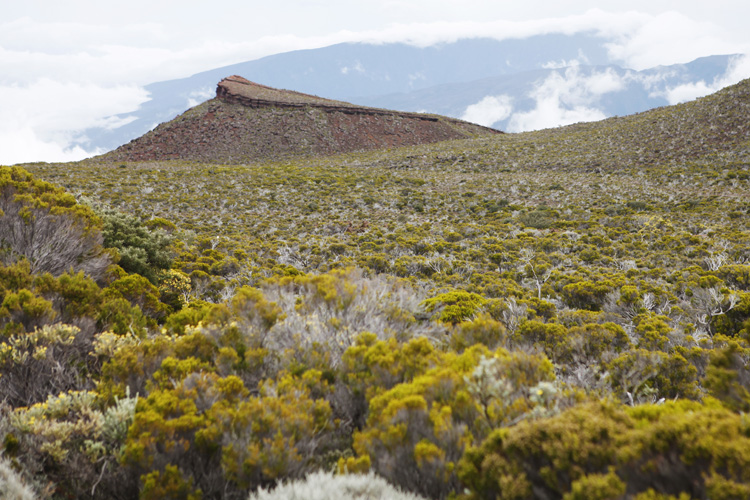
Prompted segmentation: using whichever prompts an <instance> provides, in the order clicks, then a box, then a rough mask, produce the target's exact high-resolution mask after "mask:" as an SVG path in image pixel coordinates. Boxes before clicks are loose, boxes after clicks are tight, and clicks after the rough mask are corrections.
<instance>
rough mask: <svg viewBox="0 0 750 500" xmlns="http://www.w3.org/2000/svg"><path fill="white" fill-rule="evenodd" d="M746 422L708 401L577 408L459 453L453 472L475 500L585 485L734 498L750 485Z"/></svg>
mask: <svg viewBox="0 0 750 500" xmlns="http://www.w3.org/2000/svg"><path fill="white" fill-rule="evenodd" d="M743 419H744V420H743ZM747 425H748V424H747V422H746V418H745V417H741V416H740V415H737V414H735V413H732V412H730V411H728V410H726V409H724V408H721V407H720V406H719V405H716V404H715V403H714V404H709V405H706V406H702V405H700V404H698V403H692V402H679V403H665V404H664V405H642V406H638V407H635V408H632V409H629V410H627V411H626V410H623V409H622V407H618V406H615V405H613V404H611V403H593V404H586V405H579V406H576V407H574V408H571V409H568V410H566V411H565V412H563V413H561V414H560V415H558V416H555V417H552V418H548V419H542V420H536V421H527V422H521V423H520V424H518V425H517V426H515V427H510V428H505V429H499V430H497V431H495V432H493V433H492V434H491V435H490V436H489V437H488V438H487V439H486V440H485V441H484V442H483V443H482V444H481V445H480V446H478V447H472V448H470V449H468V450H467V452H466V454H465V456H464V458H463V459H462V460H461V463H460V464H459V467H458V475H459V477H460V478H461V480H462V481H463V483H464V485H465V486H466V487H467V488H468V489H469V491H470V494H469V495H468V497H469V498H477V499H478V498H488V499H489V498H493V499H494V498H499V499H510V498H519V499H520V498H529V497H532V496H536V497H545V498H560V497H565V498H579V497H580V494H582V493H583V492H584V491H585V489H588V488H590V489H591V492H592V493H591V494H592V495H599V494H601V495H603V494H604V493H605V492H611V493H615V495H614V497H617V496H618V495H621V494H622V493H623V490H624V491H626V492H627V495H629V496H630V495H632V496H635V495H637V494H643V495H644V496H643V497H642V498H658V497H655V496H650V497H649V496H648V495H673V496H675V497H677V496H680V495H683V494H684V495H688V496H689V498H708V497H710V498H727V499H728V498H737V496H736V495H737V494H738V493H740V492H742V494H740V497H742V495H743V494H744V492H745V491H748V490H747V488H748V487H750V474H748V471H749V470H750V468H748V467H749V466H750V457H749V456H748V454H747V453H746V452H745V450H746V447H747V446H748V444H750V437H749V436H748V433H747ZM623 486H624V488H623ZM592 498H600V497H598V496H593V497H592ZM603 498H608V497H606V496H604V497H603ZM639 498H641V497H639ZM661 498H664V497H661Z"/></svg>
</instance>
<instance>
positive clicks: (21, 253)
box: [0, 167, 111, 280]
mask: <svg viewBox="0 0 750 500" xmlns="http://www.w3.org/2000/svg"><path fill="white" fill-rule="evenodd" d="M100 229H101V223H100V221H99V219H98V218H97V217H96V216H95V215H94V213H93V212H92V211H91V210H90V209H89V208H88V207H85V206H83V205H79V204H77V203H76V201H75V198H74V197H73V196H72V195H70V194H68V193H66V192H65V191H64V190H62V189H60V188H57V187H54V186H53V185H52V184H49V183H46V182H42V181H38V180H36V179H35V178H34V177H32V176H31V174H29V173H28V172H27V171H25V170H23V169H22V168H19V167H10V168H8V167H0V262H2V263H3V264H5V265H10V264H13V263H15V262H17V261H18V260H19V259H21V258H23V259H26V260H27V261H28V262H29V265H30V271H31V273H34V274H36V273H44V272H48V273H50V274H52V275H53V276H59V275H60V274H62V273H64V272H65V271H68V270H70V269H72V270H73V271H75V272H77V271H83V272H84V273H86V274H87V275H89V276H91V277H93V278H94V279H96V280H98V279H100V278H101V277H102V276H103V275H104V272H105V270H106V268H107V267H108V266H109V264H110V261H111V259H110V257H109V255H108V254H106V253H105V252H104V249H103V247H102V241H103V240H102V235H101V232H100Z"/></svg>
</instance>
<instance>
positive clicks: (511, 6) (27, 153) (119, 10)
mask: <svg viewBox="0 0 750 500" xmlns="http://www.w3.org/2000/svg"><path fill="white" fill-rule="evenodd" d="M747 19H750V2H747V1H746V0H741V1H734V0H733V1H722V0H714V1H712V2H706V1H705V0H698V1H696V0H680V1H659V0H650V1H641V0H628V1H620V0H608V1H602V0H597V1H586V0H580V1H579V0H574V1H563V0H556V1H534V0H525V1H523V2H519V1H517V0H515V1H505V0H502V1H497V0H495V1H491V0H485V1H479V0H396V1H389V0H358V1H356V2H353V1H351V0H291V1H276V2H268V1H265V2H258V1H255V0H253V1H247V0H223V1H222V2H215V3H211V4H209V3H208V2H205V1H195V0H180V1H173V0H148V1H146V0H128V2H102V1H101V0H98V1H90V0H65V1H63V2H61V1H59V0H25V1H24V2H2V5H0V164H12V163H17V162H29V161H73V160H78V159H81V158H83V157H86V156H90V155H91V154H92V152H90V151H83V150H81V149H80V148H70V147H69V143H70V141H71V139H72V138H73V136H74V135H75V134H76V133H77V132H79V131H81V130H83V129H85V128H88V127H92V126H105V127H106V126H110V127H113V126H116V125H117V122H116V121H115V120H113V119H112V118H109V117H111V116H112V115H115V114H117V113H125V112H128V111H132V110H134V109H136V108H137V107H138V105H139V104H140V103H142V102H144V101H145V100H147V99H148V93H147V92H146V91H145V90H144V89H143V86H145V85H147V84H149V83H153V82H157V81H163V80H169V79H174V78H181V77H186V76H189V75H192V74H195V73H198V72H201V71H205V70H209V69H213V68H217V67H221V66H225V65H228V64H233V63H239V62H243V61H249V60H253V59H257V58H260V57H263V56H267V55H271V54H275V53H280V52H286V51H290V50H297V49H304V48H317V47H324V46H327V45H332V44H334V43H340V42H353V41H365V42H373V43H385V42H396V41H399V42H407V43H411V44H415V45H420V46H427V45H430V44H433V43H437V42H441V41H451V40H455V39H458V38H462V37H471V36H475V37H476V36H487V37H494V38H498V39H503V38H524V37H528V36H531V35H534V34H541V33H575V32H580V31H590V30H595V31H598V32H601V33H604V34H607V35H609V36H611V37H612V38H613V40H614V42H613V43H612V45H611V46H610V47H609V51H610V54H611V55H612V56H613V57H614V58H615V59H618V60H620V61H622V65H623V66H625V67H630V68H632V69H645V68H648V67H652V66H655V65H660V64H664V65H667V64H675V63H683V62H689V61H691V60H693V59H695V58H697V57H701V56H707V55H714V54H730V53H741V54H750V30H748V29H747V27H746V23H747ZM749 59H750V58H749ZM740 69H741V70H742V71H745V70H747V71H748V74H747V75H744V73H742V71H739V70H738V72H737V75H735V77H736V78H739V77H743V75H744V77H748V76H750V64H745V65H742V66H741V68H740ZM727 81H729V80H727ZM721 83H726V82H721ZM730 83H733V82H730ZM550 84H554V82H551V83H550ZM715 86H716V83H715V82H714V83H711V82H707V83H706V84H705V85H704V87H705V88H700V83H699V84H698V85H697V87H696V88H693V89H682V90H680V91H682V92H685V96H687V97H691V96H693V95H695V94H699V93H700V92H704V93H707V92H710V91H712V90H714V88H713V87H715ZM536 91H538V92H541V93H542V94H540V96H542V97H544V98H547V97H546V96H547V95H548V94H549V92H552V95H554V92H555V90H554V89H552V90H550V89H544V88H541V89H536ZM544 92H547V94H544ZM542 97H540V99H541V100H540V102H542V101H543V99H542ZM678 97H679V96H678ZM506 105H507V103H504V102H502V99H499V100H498V99H497V98H496V101H488V102H486V103H484V108H483V109H485V110H486V109H490V110H494V111H493V112H494V113H495V114H496V115H502V113H504V112H505V110H507V106H506ZM477 109H479V108H477ZM575 118H576V116H568V117H567V119H575ZM519 119H522V118H519Z"/></svg>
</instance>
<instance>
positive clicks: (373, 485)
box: [248, 472, 422, 500]
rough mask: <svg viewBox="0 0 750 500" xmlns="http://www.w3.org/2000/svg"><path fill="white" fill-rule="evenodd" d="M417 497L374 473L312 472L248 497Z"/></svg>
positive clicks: (260, 499)
mask: <svg viewBox="0 0 750 500" xmlns="http://www.w3.org/2000/svg"><path fill="white" fill-rule="evenodd" d="M330 498H338V499H341V500H420V499H421V498H422V497H419V496H417V495H415V494H413V493H404V492H402V491H400V490H399V489H398V488H395V487H394V486H391V485H390V484H388V483H387V482H386V481H385V480H384V479H383V478H381V477H378V476H376V475H375V474H372V473H369V474H343V475H333V474H330V473H325V472H314V473H312V474H309V475H307V476H306V477H305V478H304V479H300V480H296V481H289V482H285V483H284V484H280V485H278V486H277V487H276V488H274V489H273V490H266V489H264V488H261V489H259V490H258V491H257V492H255V493H251V494H250V496H249V497H248V500H326V499H330Z"/></svg>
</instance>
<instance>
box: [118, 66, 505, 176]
mask: <svg viewBox="0 0 750 500" xmlns="http://www.w3.org/2000/svg"><path fill="white" fill-rule="evenodd" d="M498 133H500V132H499V131H497V130H494V129H490V128H487V127H482V126H479V125H475V124H472V123H468V122H464V121H461V120H456V119H453V118H446V117H442V116H438V115H427V114H421V113H406V112H400V111H389V110H385V109H376V108H366V107H361V106H355V105H353V104H350V103H347V102H343V101H334V100H331V99H324V98H321V97H317V96H313V95H309V94H303V93H301V92H293V91H289V90H278V89H274V88H271V87H267V86H265V85H259V84H257V83H253V82H250V81H249V80H246V79H244V78H242V77H239V76H231V77H228V78H224V79H223V80H221V82H219V84H218V85H217V88H216V97H215V98H214V99H211V100H209V101H207V102H205V103H203V104H200V105H198V106H196V107H194V108H191V109H190V110H188V111H186V112H185V113H183V114H182V115H180V116H178V117H177V118H175V119H174V120H171V121H169V122H166V123H163V124H161V125H159V126H158V127H156V129H154V130H152V131H150V132H148V133H147V134H145V135H144V136H142V137H139V138H138V139H135V140H133V141H131V142H130V143H128V144H125V145H124V146H121V147H120V148H118V149H116V150H115V151H113V152H111V153H109V154H107V155H105V158H106V159H107V160H113V161H143V160H167V159H182V160H193V161H204V162H205V161H211V162H217V163H232V162H234V163H237V162H247V161H253V160H259V159H263V158H278V157H285V156H299V155H330V154H335V153H346V152H352V151H363V150H372V149H383V148H395V147H402V146H413V145H418V144H428V143H432V142H440V141H445V140H451V139H465V138H469V137H474V136H478V135H487V134H498Z"/></svg>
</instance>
